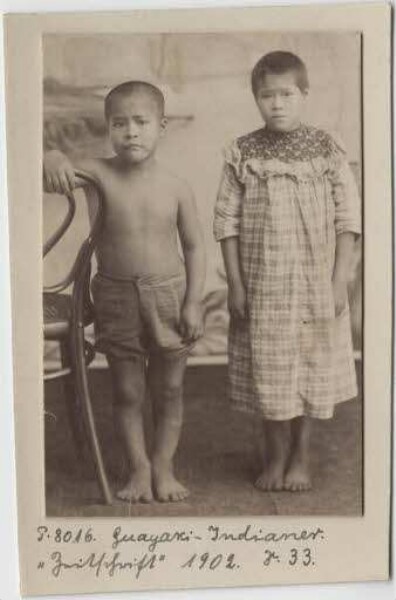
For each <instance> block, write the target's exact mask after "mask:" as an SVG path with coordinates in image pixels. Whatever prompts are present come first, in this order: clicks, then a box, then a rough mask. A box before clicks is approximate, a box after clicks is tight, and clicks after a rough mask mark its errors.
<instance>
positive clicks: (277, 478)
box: [254, 460, 285, 492]
mask: <svg viewBox="0 0 396 600" xmlns="http://www.w3.org/2000/svg"><path fill="white" fill-rule="evenodd" d="M284 470H285V463H284V461H281V460H279V461H272V462H271V463H270V464H269V465H268V466H267V468H265V469H264V471H263V472H262V473H261V475H260V476H259V477H258V478H257V479H256V482H255V484H254V485H255V486H256V488H258V489H259V490H262V491H263V492H270V491H271V490H273V491H279V490H282V489H283V475H284Z"/></svg>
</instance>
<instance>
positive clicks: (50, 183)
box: [43, 150, 95, 194]
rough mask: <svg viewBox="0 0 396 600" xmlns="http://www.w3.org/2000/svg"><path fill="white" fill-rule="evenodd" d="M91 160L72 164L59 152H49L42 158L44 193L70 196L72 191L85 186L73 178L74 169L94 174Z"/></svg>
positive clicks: (79, 180)
mask: <svg viewBox="0 0 396 600" xmlns="http://www.w3.org/2000/svg"><path fill="white" fill-rule="evenodd" d="M93 163H94V161H93V160H89V159H86V160H81V161H78V163H74V164H73V163H72V162H71V160H70V159H69V158H68V157H67V156H66V154H63V152H61V151H60V150H50V151H49V152H46V153H45V154H44V158H43V179H44V191H45V192H49V193H57V194H70V193H71V192H72V191H73V190H74V189H76V188H78V187H82V186H84V185H86V184H85V183H84V182H83V181H82V180H81V179H78V178H77V177H76V176H75V169H81V170H84V171H88V172H90V173H92V174H95V169H94V164H93Z"/></svg>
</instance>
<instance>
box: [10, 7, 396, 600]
mask: <svg viewBox="0 0 396 600" xmlns="http://www.w3.org/2000/svg"><path fill="white" fill-rule="evenodd" d="M258 28H260V29H262V30H263V32H265V31H271V30H272V31H277V30H278V31H284V30H290V31H320V30H327V31H328V30H332V29H333V30H337V31H359V32H362V35H363V117H364V219H365V222H364V224H365V231H364V236H365V237H364V241H365V264H364V271H365V321H364V482H365V486H364V516H363V517H362V518H359V517H354V518H334V517H332V518H322V517H320V518H305V517H304V518H300V517H290V518H284V517H263V518H262V519H257V518H249V519H248V518H238V519H236V518H225V519H221V524H222V526H224V527H228V526H229V527H230V528H235V526H238V524H239V525H241V526H242V524H244V523H246V522H249V523H252V525H257V526H258V525H259V526H261V527H266V528H268V529H270V530H273V531H282V530H290V529H293V527H294V528H297V529H301V527H304V528H306V529H308V528H310V527H312V528H316V527H318V526H320V527H321V528H322V529H324V530H325V532H326V541H325V542H324V543H323V545H322V546H321V547H320V552H319V554H320V556H319V560H318V564H317V566H316V568H315V569H314V570H311V571H309V573H307V571H305V570H302V569H299V570H296V571H290V570H285V569H281V568H278V569H273V570H272V571H271V572H267V571H265V570H263V569H261V568H258V567H257V563H256V562H255V561H254V560H250V556H249V555H250V553H251V552H253V551H255V549H252V548H251V547H249V546H240V549H239V550H238V552H239V554H240V556H241V558H242V559H244V568H243V569H241V570H239V571H236V572H234V571H233V572H232V573H231V574H230V572H227V573H224V572H217V571H216V572H214V573H204V572H199V573H195V574H194V573H191V572H190V571H188V572H187V571H185V570H184V571H182V570H180V569H177V568H176V566H175V568H167V569H165V570H164V569H162V570H161V569H159V570H158V571H153V572H152V573H151V574H150V578H149V579H147V578H146V579H145V578H142V579H139V580H137V581H136V580H132V579H131V577H130V575H128V574H125V576H124V575H121V576H119V577H117V578H113V579H108V578H104V579H100V580H97V579H96V578H95V577H94V576H93V575H92V576H89V575H88V574H86V575H85V576H84V577H83V576H77V575H76V574H74V575H71V574H70V576H65V577H63V578H62V579H61V580H58V579H54V578H52V579H51V578H49V577H46V576H44V575H43V572H42V571H40V570H38V569H37V560H38V557H39V556H40V554H42V553H43V547H42V546H40V544H39V543H38V542H37V541H36V540H37V535H36V528H37V526H38V525H42V524H49V525H51V524H54V523H55V524H56V526H64V527H65V528H70V526H71V524H72V525H73V526H78V525H86V524H87V520H84V521H77V520H73V521H72V523H71V520H70V519H67V520H66V519H64V520H62V519H56V520H54V519H52V520H51V519H47V518H46V517H45V509H44V507H45V501H44V468H43V465H44V460H43V459H44V449H43V419H42V411H43V399H42V398H43V384H42V380H41V376H40V374H41V371H42V358H41V354H42V353H41V345H40V340H41V322H40V320H41V279H42V272H41V269H42V261H41V247H42V242H41V234H42V226H41V200H40V199H41V148H42V124H41V107H42V79H41V60H42V57H41V36H42V34H43V33H56V32H62V33H66V32H67V33H117V32H119V33H122V32H124V33H131V32H141V33H143V32H144V33H147V32H164V31H170V32H194V31H200V32H216V31H217V32H221V31H231V30H235V31H249V30H255V31H257V29H258ZM5 44H6V99H7V151H8V189H9V225H10V245H11V269H12V273H11V278H12V282H11V283H12V314H13V353H14V406H15V441H16V463H17V485H18V515H19V522H18V529H19V546H20V569H21V582H22V591H23V593H25V594H27V593H29V594H44V593H45V594H50V593H53V594H55V593H66V592H68V593H83V592H95V591H102V592H105V591H121V590H130V589H145V588H157V589H161V588H179V587H181V588H185V587H217V586H249V585H269V584H281V583H314V582H330V581H359V580H371V579H386V578H387V577H388V570H389V566H388V563H389V549H388V548H389V510H390V447H391V446H390V440H391V438H390V433H391V358H392V353H391V344H392V303H391V299H392V230H391V228H392V206H391V158H390V135H391V120H390V6H389V5H386V4H382V3H377V4H360V5H359V4H350V5H333V6H325V5H311V6H291V7H276V8H275V7H273V8H269V7H265V8H254V9H247V8H245V9H218V8H215V9H204V10H196V9H194V10H156V11H151V12H150V11H136V12H120V13H101V14H99V13H81V14H62V15H60V14H41V15H8V16H7V17H6V21H5ZM210 522H213V519H206V518H204V519H198V518H194V519H189V523H191V525H192V526H193V527H194V530H196V531H198V532H199V531H201V530H202V532H204V530H205V529H206V527H207V525H208V523H210ZM89 524H92V525H93V526H94V527H95V531H96V532H97V534H98V538H99V539H104V538H106V539H110V535H109V532H110V531H112V529H113V527H114V526H116V525H118V524H122V525H123V526H124V527H126V528H128V527H127V526H129V528H131V527H132V526H133V527H136V526H137V522H136V521H132V520H125V519H123V520H122V523H120V522H119V521H116V520H111V519H96V520H94V519H91V520H90V523H89ZM169 524H170V523H169V520H162V519H139V528H140V529H142V530H147V531H155V530H161V528H164V527H169ZM172 526H174V527H175V528H176V527H178V526H180V527H184V526H185V520H182V519H178V518H175V519H174V520H172ZM55 549H56V546H55V545H54V544H52V545H51V546H49V545H48V546H47V547H46V548H45V552H46V553H47V554H48V553H49V552H50V551H51V550H55ZM103 549H104V547H103V544H102V545H100V544H99V542H98V544H97V547H95V548H92V550H93V551H98V552H99V551H101V550H103ZM228 551H229V547H227V544H226V543H224V544H223V545H222V544H218V545H217V547H216V552H225V553H227V552H228ZM168 555H169V563H168V564H169V565H172V564H173V565H177V564H180V562H181V559H185V557H186V556H185V552H184V550H183V548H181V547H180V546H176V545H175V546H173V547H170V548H169V549H168Z"/></svg>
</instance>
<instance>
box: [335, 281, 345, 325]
mask: <svg viewBox="0 0 396 600" xmlns="http://www.w3.org/2000/svg"><path fill="white" fill-rule="evenodd" d="M333 296H334V307H335V316H336V317H339V316H340V314H341V313H342V312H343V310H344V309H345V307H346V304H347V301H348V288H347V281H346V279H340V278H338V277H333Z"/></svg>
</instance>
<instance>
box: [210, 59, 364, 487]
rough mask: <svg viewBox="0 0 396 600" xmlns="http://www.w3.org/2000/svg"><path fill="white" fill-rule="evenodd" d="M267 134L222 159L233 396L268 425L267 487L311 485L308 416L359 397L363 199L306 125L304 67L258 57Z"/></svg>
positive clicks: (255, 86) (330, 149) (221, 219)
mask: <svg viewBox="0 0 396 600" xmlns="http://www.w3.org/2000/svg"><path fill="white" fill-rule="evenodd" d="M252 90H253V94H254V98H255V100H256V103H257V106H258V108H259V111H260V113H261V115H262V117H263V120H264V121H265V127H263V128H262V129H259V130H257V131H254V132H253V133H249V134H247V135H245V136H243V137H241V138H238V139H237V140H236V141H235V142H234V143H233V144H232V145H231V146H230V147H229V148H228V149H227V151H226V155H225V165H224V169H223V174H222V179H221V184H220V189H219V193H218V198H217V203H216V208H215V222H214V232H215V237H216V239H217V240H218V241H220V242H221V247H222V253H223V258H224V262H225V268H226V273H227V281H228V286H229V298H228V303H229V310H230V313H231V321H230V331H229V388H230V389H229V393H230V399H231V402H232V403H233V405H234V406H235V408H237V409H240V410H243V411H250V412H255V413H256V414H257V415H259V416H260V417H261V419H262V421H263V435H264V439H265V441H266V446H267V452H266V457H265V458H266V460H265V468H264V471H263V472H262V473H261V475H260V476H259V478H258V479H257V481H256V485H257V487H258V488H260V489H262V490H280V489H287V490H291V491H300V490H307V489H310V487H311V479H310V472H309V450H310V432H311V418H312V417H314V418H320V419H328V418H330V417H332V415H333V410H334V405H335V404H336V403H338V402H342V401H344V400H347V399H349V398H353V397H354V396H355V395H356V393H357V389H356V373H355V366H354V359H353V351H352V342H351V328H350V316H349V307H348V298H347V282H348V279H349V277H350V271H351V262H352V255H353V251H354V244H355V239H356V236H357V235H359V234H360V231H361V219H360V201H359V198H358V194H357V191H356V185H355V182H354V178H353V175H352V173H351V170H350V168H349V165H348V162H347V158H346V155H345V151H344V149H343V147H342V145H341V144H340V143H339V142H338V141H335V139H333V138H332V137H331V136H330V135H329V134H328V133H326V132H325V131H323V130H320V129H317V128H314V127H312V126H309V125H306V124H303V123H302V121H301V117H302V112H303V108H304V104H305V99H306V96H307V91H308V77H307V72H306V68H305V65H304V63H303V62H302V61H301V60H300V59H299V58H298V57H297V56H295V55H293V54H291V53H289V52H272V53H270V54H267V55H266V56H264V57H262V58H261V59H260V60H259V62H258V63H257V64H256V66H255V67H254V69H253V72H252Z"/></svg>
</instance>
